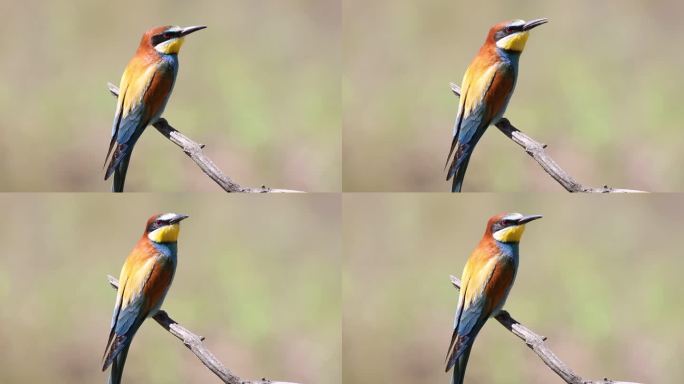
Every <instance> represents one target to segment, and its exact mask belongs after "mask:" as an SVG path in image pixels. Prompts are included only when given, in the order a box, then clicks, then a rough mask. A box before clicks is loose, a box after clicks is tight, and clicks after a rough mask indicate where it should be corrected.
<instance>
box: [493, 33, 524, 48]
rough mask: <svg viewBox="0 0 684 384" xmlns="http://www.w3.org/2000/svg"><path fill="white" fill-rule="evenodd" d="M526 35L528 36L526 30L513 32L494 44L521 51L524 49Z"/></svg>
mask: <svg viewBox="0 0 684 384" xmlns="http://www.w3.org/2000/svg"><path fill="white" fill-rule="evenodd" d="M528 37H530V33H529V32H527V31H523V32H518V33H514V34H512V35H508V36H506V37H504V38H503V39H501V40H499V41H497V42H496V46H497V47H499V48H501V49H504V50H506V51H515V52H522V51H523V49H525V43H527V38H528Z"/></svg>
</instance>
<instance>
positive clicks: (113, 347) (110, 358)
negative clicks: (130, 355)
mask: <svg viewBox="0 0 684 384" xmlns="http://www.w3.org/2000/svg"><path fill="white" fill-rule="evenodd" d="M130 344H131V343H130V341H129V338H128V337H126V336H124V335H116V334H114V337H113V338H110V341H109V342H108V343H107V350H106V352H105V355H104V358H103V359H102V360H103V363H102V370H103V371H105V370H106V369H107V368H108V367H109V366H110V365H111V364H112V363H113V362H114V361H115V359H116V358H117V357H118V356H119V355H120V354H121V353H122V352H123V350H128V346H129V345H130Z"/></svg>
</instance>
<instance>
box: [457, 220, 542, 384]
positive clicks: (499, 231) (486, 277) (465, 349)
mask: <svg viewBox="0 0 684 384" xmlns="http://www.w3.org/2000/svg"><path fill="white" fill-rule="evenodd" d="M539 218H541V216H539V215H532V216H523V215H521V214H520V213H510V214H501V215H497V216H494V217H492V218H491V219H489V221H488V222H487V229H485V233H484V236H482V240H480V244H478V246H477V248H475V250H474V251H473V253H472V254H471V255H470V258H469V259H468V262H466V265H465V268H464V269H463V276H462V278H461V291H460V294H459V296H458V307H457V309H456V315H455V319H454V332H453V334H452V336H451V343H450V344H449V350H448V351H447V357H446V361H447V365H446V371H447V372H448V371H449V369H451V368H452V367H453V368H454V375H453V381H452V383H453V384H463V377H464V376H465V370H466V364H467V363H468V356H470V350H471V348H472V347H473V342H474V341H475V337H476V336H477V333H478V332H479V331H480V329H481V328H482V326H483V325H484V323H485V322H486V321H487V319H488V318H489V317H490V316H496V315H497V314H498V313H499V311H500V310H501V309H502V308H503V306H504V303H505V302H506V298H507V297H508V293H509V292H510V290H511V287H512V286H513V281H514V280H515V274H516V272H517V271H518V244H519V243H520V238H521V237H522V234H523V232H524V231H525V224H527V223H529V222H530V221H532V220H537V219H539Z"/></svg>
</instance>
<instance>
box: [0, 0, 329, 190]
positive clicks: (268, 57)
mask: <svg viewBox="0 0 684 384" xmlns="http://www.w3.org/2000/svg"><path fill="white" fill-rule="evenodd" d="M339 7H340V6H339V2H337V1H332V0H326V1H314V0H291V1H277V0H268V1H238V0H227V1H217V0H198V1H163V0H153V1H132V0H124V1H116V2H112V1H89V0H68V1H57V2H52V1H44V0H27V1H6V0H0V14H2V15H4V18H3V19H4V20H3V22H2V24H1V25H0V35H2V36H3V38H2V39H0V51H2V59H0V84H2V86H1V87H0V180H2V182H0V190H3V191H108V190H109V188H110V183H109V182H104V181H103V180H102V179H103V177H104V171H103V169H102V164H103V162H104V157H105V154H106V152H107V146H108V145H109V139H110V135H111V126H112V120H113V117H114V109H115V104H116V100H115V99H114V97H112V96H111V95H110V94H109V92H108V91H107V86H106V85H107V82H113V83H115V84H118V83H119V80H120V77H121V74H122V73H123V70H124V68H125V66H126V64H127V63H128V61H129V59H130V58H131V57H132V56H133V54H134V52H135V50H136V48H137V47H138V43H139V41H140V37H141V36H142V34H143V32H144V31H146V30H147V29H149V28H151V27H154V26H158V25H166V24H178V25H197V24H205V25H208V26H209V28H208V29H207V30H204V31H201V32H198V33H197V34H195V35H192V36H190V37H188V39H187V41H186V44H185V46H184V47H183V49H182V52H180V54H179V60H180V70H179V74H178V78H177V82H176V87H175V89H174V92H173V95H172V97H171V99H170V101H169V104H168V106H167V109H166V112H165V114H164V116H165V117H166V118H168V120H169V121H170V122H171V124H172V125H173V126H174V127H176V128H177V129H179V130H180V131H181V132H183V133H185V134H187V135H188V136H189V137H190V138H192V139H194V140H195V141H197V142H200V143H204V144H206V145H207V147H206V148H205V151H206V154H207V155H208V156H209V157H210V158H211V159H212V160H213V161H214V162H215V163H216V164H217V165H218V166H219V167H220V168H221V169H222V170H223V171H224V172H225V173H226V174H227V175H229V176H231V177H232V178H234V179H235V180H236V181H237V182H238V183H240V184H243V185H246V186H253V187H257V186H261V185H264V184H265V185H267V186H270V187H275V188H285V189H297V190H305V191H338V190H340V188H341V158H340V153H341V144H340V137H341V131H340V129H341V127H340V125H341V123H340V78H339V76H340V75H339V74H340V67H339V63H340V60H339V58H340V42H339V39H340V35H339V34H340V9H339ZM126 182H127V183H126V187H127V190H130V191H155V192H156V191H160V192H162V191H218V190H219V189H218V186H216V185H215V184H214V183H213V182H212V181H211V180H210V179H209V178H208V177H206V176H205V175H204V174H203V173H202V172H201V171H200V170H199V169H198V168H197V167H196V165H195V164H194V163H193V162H192V161H191V160H190V159H188V158H187V157H186V156H185V154H183V152H182V151H181V150H180V149H179V148H177V147H176V146H175V145H174V144H172V143H170V142H169V141H168V140H166V139H165V138H163V137H162V136H161V135H160V134H159V133H158V132H156V130H154V129H149V130H148V131H147V132H146V133H145V134H144V135H143V136H142V138H141V139H140V141H139V142H138V144H137V146H136V149H135V151H134V155H133V159H132V161H131V166H130V169H129V173H128V178H127V180H126Z"/></svg>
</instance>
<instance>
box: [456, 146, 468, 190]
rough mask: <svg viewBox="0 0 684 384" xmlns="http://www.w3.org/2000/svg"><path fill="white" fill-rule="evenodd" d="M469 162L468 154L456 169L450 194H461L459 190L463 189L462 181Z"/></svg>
mask: <svg viewBox="0 0 684 384" xmlns="http://www.w3.org/2000/svg"><path fill="white" fill-rule="evenodd" d="M469 161H470V154H468V155H467V157H465V158H464V159H463V161H462V162H461V164H460V166H459V167H458V170H457V171H456V175H455V176H454V180H453V181H452V183H451V192H461V188H462V187H463V179H465V173H466V169H467V168H468V162H469Z"/></svg>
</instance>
